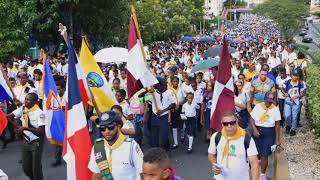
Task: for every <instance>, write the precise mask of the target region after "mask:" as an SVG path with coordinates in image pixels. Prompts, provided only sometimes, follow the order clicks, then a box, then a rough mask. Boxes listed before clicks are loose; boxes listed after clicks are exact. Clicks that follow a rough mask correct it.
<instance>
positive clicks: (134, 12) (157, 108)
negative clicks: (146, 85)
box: [130, 2, 159, 112]
mask: <svg viewBox="0 0 320 180" xmlns="http://www.w3.org/2000/svg"><path fill="white" fill-rule="evenodd" d="M130 7H131V13H132V17H133V22H134V27H135V28H136V32H137V36H138V40H139V43H140V48H141V51H142V55H143V60H144V63H145V64H146V65H147V58H146V53H145V51H144V46H143V43H142V38H141V33H140V28H139V23H138V19H137V15H136V10H135V8H134V5H133V2H132V4H131V5H130ZM151 88H152V90H151V91H152V92H151V95H152V98H153V101H154V104H155V108H156V111H157V112H158V111H159V107H158V103H157V99H156V96H155V94H154V88H153V87H151Z"/></svg>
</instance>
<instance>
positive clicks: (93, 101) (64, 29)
mask: <svg viewBox="0 0 320 180" xmlns="http://www.w3.org/2000/svg"><path fill="white" fill-rule="evenodd" d="M59 31H61V35H62V37H63V39H64V41H65V43H66V44H67V46H68V33H67V29H66V28H65V26H63V24H61V23H59ZM82 38H83V40H84V41H85V42H86V43H87V40H86V38H85V36H82ZM89 92H90V95H91V97H93V94H92V92H91V90H90V88H89ZM92 104H93V107H94V108H95V109H96V112H97V114H98V116H100V114H101V112H100V110H99V108H98V106H97V103H96V101H95V99H94V98H92ZM86 108H87V107H86Z"/></svg>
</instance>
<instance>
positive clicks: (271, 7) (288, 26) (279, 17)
mask: <svg viewBox="0 0 320 180" xmlns="http://www.w3.org/2000/svg"><path fill="white" fill-rule="evenodd" d="M253 12H254V13H256V14H260V15H264V16H267V17H269V18H271V19H273V20H274V21H275V22H276V23H278V26H279V28H280V30H281V32H282V35H283V36H284V37H285V38H286V39H288V40H291V39H292V38H293V36H294V35H295V34H296V33H297V31H298V29H299V27H300V26H301V25H303V23H304V18H305V17H307V16H308V15H309V10H308V6H307V4H306V2H305V1H300V0H281V1H278V0H268V1H266V2H265V3H262V4H260V5H258V6H257V7H256V8H255V9H254V11H253Z"/></svg>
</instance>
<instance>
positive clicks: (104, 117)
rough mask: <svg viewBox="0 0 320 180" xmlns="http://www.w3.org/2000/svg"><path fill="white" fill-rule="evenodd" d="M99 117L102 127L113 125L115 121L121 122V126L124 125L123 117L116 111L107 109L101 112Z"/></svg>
mask: <svg viewBox="0 0 320 180" xmlns="http://www.w3.org/2000/svg"><path fill="white" fill-rule="evenodd" d="M99 119H100V120H99V126H100V127H102V126H109V125H112V124H113V123H117V124H121V126H122V125H123V122H122V120H121V118H120V117H119V115H118V114H117V113H116V112H114V111H106V112H103V113H101V115H100V117H99Z"/></svg>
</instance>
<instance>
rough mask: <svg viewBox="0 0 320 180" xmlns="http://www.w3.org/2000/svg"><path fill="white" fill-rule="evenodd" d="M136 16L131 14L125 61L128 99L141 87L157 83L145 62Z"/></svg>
mask: <svg viewBox="0 0 320 180" xmlns="http://www.w3.org/2000/svg"><path fill="white" fill-rule="evenodd" d="M135 20H136V18H134V16H131V19H130V25H129V35H128V51H129V57H130V58H129V60H128V62H127V67H128V72H127V78H128V81H127V86H128V97H129V99H130V98H131V97H132V96H133V95H134V94H135V93H136V92H138V91H139V90H140V89H142V88H143V87H149V86H152V85H154V84H157V83H158V81H157V79H156V77H155V76H154V75H153V74H152V73H151V72H150V70H149V69H148V68H147V66H146V63H145V54H144V53H145V52H144V49H143V45H142V43H141V42H142V41H141V37H140V35H138V34H139V33H138V32H137V31H136V29H138V28H137V27H136V25H135V24H137V22H136V23H135Z"/></svg>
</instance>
